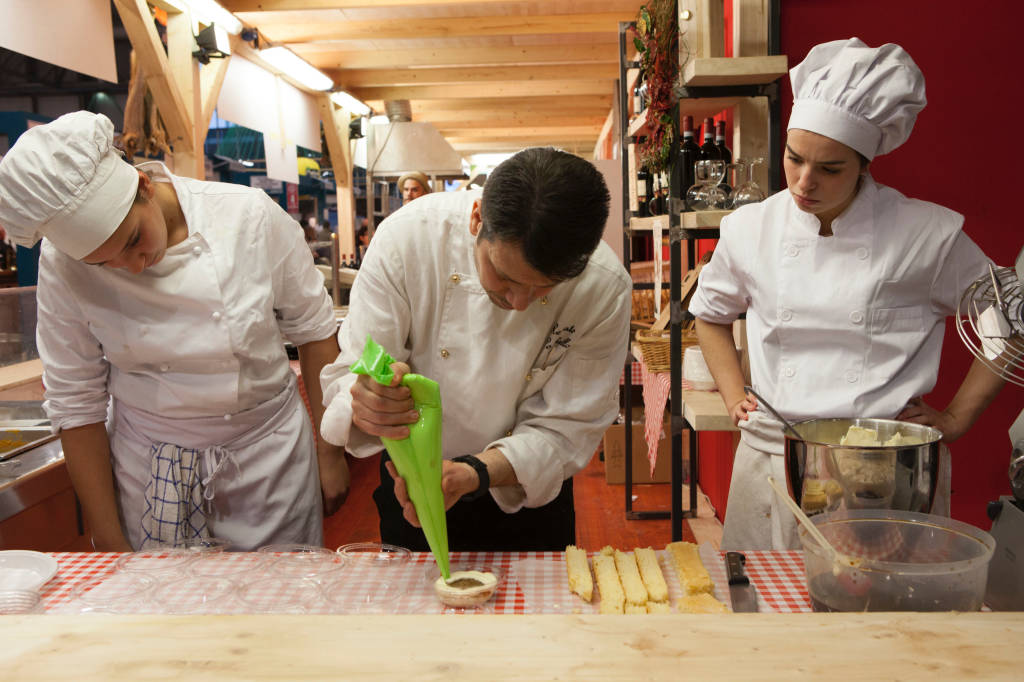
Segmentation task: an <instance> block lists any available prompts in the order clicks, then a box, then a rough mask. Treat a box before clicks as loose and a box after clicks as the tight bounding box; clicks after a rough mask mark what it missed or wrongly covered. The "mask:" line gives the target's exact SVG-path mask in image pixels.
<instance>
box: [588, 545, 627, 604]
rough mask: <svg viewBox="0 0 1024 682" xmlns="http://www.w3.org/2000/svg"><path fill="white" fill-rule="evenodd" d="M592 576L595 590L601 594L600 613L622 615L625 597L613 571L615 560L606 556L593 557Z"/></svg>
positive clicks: (617, 574)
mask: <svg viewBox="0 0 1024 682" xmlns="http://www.w3.org/2000/svg"><path fill="white" fill-rule="evenodd" d="M594 575H595V576H596V577H597V589H598V590H599V591H600V592H601V613H623V605H624V604H625V602H626V595H625V593H624V592H623V591H622V583H620V582H619V572H618V571H617V570H616V569H615V559H614V558H613V557H610V556H608V555H607V554H597V555H595V556H594Z"/></svg>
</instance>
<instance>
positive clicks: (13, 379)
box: [0, 358, 43, 391]
mask: <svg viewBox="0 0 1024 682" xmlns="http://www.w3.org/2000/svg"><path fill="white" fill-rule="evenodd" d="M42 378H43V361H42V360H40V359H39V358H36V359H35V360H29V361H28V362H19V363H18V364H16V365H7V366H6V367H0V391H4V390H7V389H8V388H15V387H16V386H23V385H25V384H30V383H32V382H33V381H40V380H41V379H42Z"/></svg>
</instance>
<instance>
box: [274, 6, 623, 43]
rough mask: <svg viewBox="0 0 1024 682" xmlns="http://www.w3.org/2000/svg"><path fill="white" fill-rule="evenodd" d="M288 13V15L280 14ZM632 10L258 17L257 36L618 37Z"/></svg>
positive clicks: (285, 39) (283, 39) (284, 39)
mask: <svg viewBox="0 0 1024 682" xmlns="http://www.w3.org/2000/svg"><path fill="white" fill-rule="evenodd" d="M285 15H287V13H285ZM634 16H635V11H634V12H597V13H593V14H565V15H558V14H550V15H544V16H522V15H519V16H483V17H480V16H478V17H444V18H438V19H420V18H409V19H407V20H402V21H399V20H396V19H394V18H390V19H377V20H363V21H323V22H317V23H311V22H308V21H295V20H293V21H288V20H287V19H286V18H282V20H280V21H273V20H272V19H271V18H270V17H269V16H268V15H267V14H266V13H265V12H260V13H259V14H258V19H259V21H260V25H259V29H260V33H262V34H263V35H265V36H266V37H267V38H268V39H269V40H271V41H273V42H280V43H308V42H313V41H319V40H357V39H358V40H366V39H367V38H371V39H373V40H384V39H417V40H422V39H425V38H453V37H468V36H508V35H537V34H561V33H604V34H607V35H609V36H612V35H618V30H619V22H620V21H631V20H632V19H633V18H634Z"/></svg>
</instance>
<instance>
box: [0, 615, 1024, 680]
mask: <svg viewBox="0 0 1024 682" xmlns="http://www.w3.org/2000/svg"><path fill="white" fill-rule="evenodd" d="M0 641H2V642H3V645H2V646H0V669H2V670H3V671H4V678H5V679H11V680H19V681H21V682H27V681H29V680H44V679H45V680H52V679H67V678H74V679H84V680H100V679H102V680H132V681H135V680H144V679H187V680H190V681H191V680H320V679H330V680H339V679H350V680H353V679H364V678H370V677H386V678H387V679H415V680H446V681H447V680H474V681H477V680H499V679H500V680H531V681H532V680H541V679H562V680H566V679H602V680H636V679H665V680H669V679H671V680H679V679H684V678H685V679H701V680H704V679H734V680H742V679H750V680H787V681H792V680H798V679H813V680H817V681H819V682H820V680H833V679H850V678H852V677H857V678H859V679H900V680H927V681H928V682H934V681H935V680H972V679H986V680H1002V679H1006V680H1009V679H1020V678H1019V673H1020V660H1019V655H1020V654H1019V652H1020V650H1021V647H1022V645H1024V613H964V614H956V613H938V614H929V613H906V614H896V613H888V614H884V613H877V614H723V615H710V616H691V615H683V614H674V615H649V616H646V617H642V618H638V617H634V616H595V615H588V616H483V615H481V616H375V615H358V616H180V617H170V616H107V615H84V616H83V615H78V616H59V615H41V616H6V617H3V618H0Z"/></svg>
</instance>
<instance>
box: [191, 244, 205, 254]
mask: <svg viewBox="0 0 1024 682" xmlns="http://www.w3.org/2000/svg"><path fill="white" fill-rule="evenodd" d="M192 255H193V256H201V255H203V247H201V246H193V247H192Z"/></svg>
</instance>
